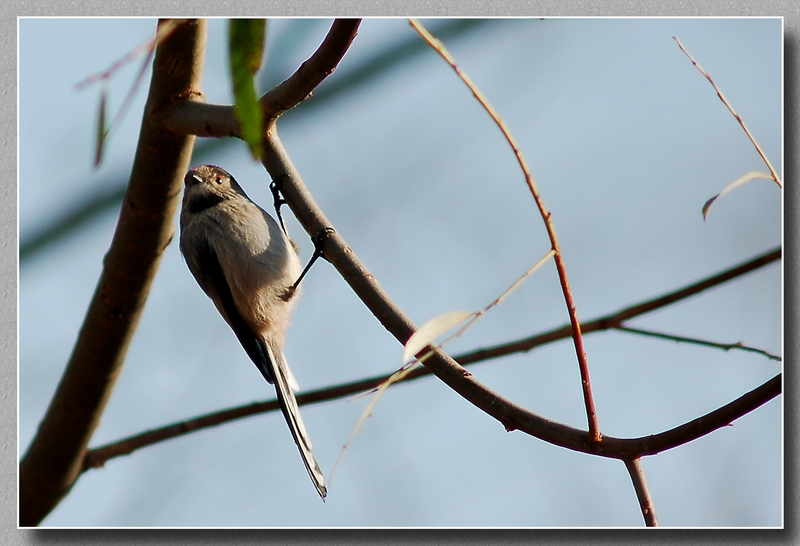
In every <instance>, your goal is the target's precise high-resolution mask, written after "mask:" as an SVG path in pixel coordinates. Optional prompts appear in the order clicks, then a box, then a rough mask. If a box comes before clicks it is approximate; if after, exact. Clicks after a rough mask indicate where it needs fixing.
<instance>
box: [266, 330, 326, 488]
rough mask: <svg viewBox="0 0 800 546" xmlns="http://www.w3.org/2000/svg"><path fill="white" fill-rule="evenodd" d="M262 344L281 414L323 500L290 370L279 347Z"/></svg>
mask: <svg viewBox="0 0 800 546" xmlns="http://www.w3.org/2000/svg"><path fill="white" fill-rule="evenodd" d="M264 346H265V347H266V349H267V354H268V356H269V360H270V361H271V362H272V364H273V369H272V375H273V377H274V378H275V391H276V392H277V393H278V402H279V403H280V405H281V410H282V411H283V416H284V417H285V418H286V423H288V425H289V430H291V431H292V436H293V437H294V442H295V443H296V444H297V447H298V449H299V450H300V455H301V456H302V457H303V463H305V465H306V470H307V471H308V475H309V476H310V477H311V481H312V482H314V486H315V487H316V488H317V492H318V493H319V496H320V497H322V500H325V496H326V495H327V494H328V490H327V489H326V488H325V477H324V476H323V475H322V470H320V469H319V465H318V464H317V461H316V459H314V454H313V453H312V452H311V440H310V439H309V437H308V433H307V432H306V427H305V425H303V419H302V418H301V417H300V408H299V407H298V405H297V399H296V398H295V397H294V393H293V392H292V388H291V386H290V380H289V377H291V373H292V372H291V370H290V369H289V365H288V364H287V363H286V359H285V358H284V356H283V351H281V349H280V347H276V346H275V345H274V344H273V343H271V341H270V340H266V343H265V344H264Z"/></svg>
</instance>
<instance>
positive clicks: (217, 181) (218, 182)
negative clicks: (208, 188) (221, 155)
mask: <svg viewBox="0 0 800 546" xmlns="http://www.w3.org/2000/svg"><path fill="white" fill-rule="evenodd" d="M214 181H215V182H216V183H217V184H222V177H221V176H219V175H217V176H215V177H214Z"/></svg>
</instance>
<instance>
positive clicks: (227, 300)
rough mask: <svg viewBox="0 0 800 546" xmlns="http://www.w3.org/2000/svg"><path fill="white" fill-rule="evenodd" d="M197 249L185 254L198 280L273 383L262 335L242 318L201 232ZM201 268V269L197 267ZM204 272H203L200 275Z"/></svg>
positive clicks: (215, 254) (259, 367)
mask: <svg viewBox="0 0 800 546" xmlns="http://www.w3.org/2000/svg"><path fill="white" fill-rule="evenodd" d="M192 248H194V249H195V250H194V252H190V253H185V256H186V263H187V264H188V265H189V270H190V271H191V272H192V274H193V275H194V277H195V279H197V283H198V284H199V285H200V287H201V288H202V289H203V291H204V292H205V293H206V294H207V295H208V296H209V297H210V298H211V300H212V301H213V302H214V305H216V306H217V309H218V310H219V312H220V314H221V315H222V317H223V318H224V319H225V322H227V323H228V324H229V325H230V327H231V329H232V330H233V333H235V334H236V337H237V338H238V339H239V343H241V344H242V347H243V348H244V350H245V352H246V353H247V356H249V357H250V360H252V361H253V363H254V364H255V365H256V367H257V368H258V370H259V371H260V372H261V375H263V376H264V379H266V380H267V381H268V382H270V383H273V382H274V377H273V375H272V365H271V363H270V362H269V358H270V357H269V354H268V352H267V349H266V347H265V346H264V342H263V340H262V339H261V336H259V335H257V334H256V333H255V332H254V331H253V330H252V328H250V326H249V325H248V324H247V322H246V321H245V320H244V318H242V315H241V313H239V310H238V309H237V308H236V303H235V302H234V300H233V294H232V293H231V287H230V285H229V284H228V279H227V278H226V277H225V272H224V271H223V270H222V266H221V265H220V263H219V258H218V257H217V253H216V251H215V250H214V248H213V247H212V246H211V244H210V243H209V242H208V239H206V238H205V237H204V236H202V235H200V236H199V240H198V244H197V245H194V246H193V247H192ZM195 268H197V271H196V270H195ZM201 271H202V274H199V273H200V272H201Z"/></svg>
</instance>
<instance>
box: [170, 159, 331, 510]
mask: <svg viewBox="0 0 800 546" xmlns="http://www.w3.org/2000/svg"><path fill="white" fill-rule="evenodd" d="M184 184H185V189H184V194H183V205H182V209H181V220H180V223H181V244H180V246H181V252H182V253H183V256H184V258H185V259H186V263H187V264H188V266H189V270H190V271H191V272H192V275H194V278H195V279H197V283H198V284H199V285H200V288H202V289H203V291H204V292H205V293H206V295H208V297H210V298H211V300H212V301H213V302H214V305H216V307H217V310H218V311H219V312H220V314H221V315H222V317H223V318H224V319H225V322H227V323H228V325H229V326H230V327H231V328H232V329H233V331H234V333H235V334H236V337H237V338H239V342H240V343H241V344H242V347H244V350H245V352H247V355H248V356H249V357H250V359H251V360H252V361H253V362H254V363H255V365H256V366H257V367H258V369H259V371H260V372H261V374H262V375H263V376H264V378H265V379H266V380H267V381H268V382H270V383H273V384H274V385H275V390H276V391H277V394H278V401H279V402H280V406H281V410H282V411H283V415H284V417H285V418H286V422H287V423H288V424H289V428H290V429H291V431H292V436H294V441H295V443H297V447H298V448H299V449H300V454H301V455H302V456H303V462H304V463H305V465H306V469H307V470H308V474H309V476H311V480H312V481H313V482H314V485H315V486H316V488H317V491H318V492H319V494H320V496H321V497H322V499H323V500H324V499H325V495H326V494H327V491H326V489H325V484H324V477H323V475H322V471H321V470H320V469H319V466H318V465H317V462H316V460H315V459H314V455H313V454H312V453H311V441H310V440H309V438H308V434H307V433H306V429H305V426H304V425H303V421H302V419H301V418H300V409H299V408H298V406H297V400H296V399H295V396H294V392H293V391H296V390H298V387H297V381H296V380H295V378H294V376H293V375H292V372H291V370H290V369H289V366H288V364H287V363H286V359H285V358H284V356H283V350H282V346H283V341H284V336H285V334H286V326H287V325H288V324H289V317H290V315H291V313H292V310H293V309H294V306H295V303H296V302H297V297H298V294H297V290H296V288H295V287H294V286H293V285H294V282H295V280H297V278H298V276H299V275H300V269H301V266H300V260H299V258H298V256H297V252H296V251H295V250H294V247H293V245H292V243H291V241H289V239H288V238H287V237H286V235H285V234H284V232H283V231H282V230H281V228H280V227H279V226H278V223H277V222H275V220H273V219H272V217H271V216H270V215H269V214H267V213H266V212H265V211H264V210H263V209H262V208H261V207H259V206H258V205H256V204H255V203H253V202H252V201H251V200H250V199H249V198H248V197H247V195H246V194H245V193H244V191H243V190H242V188H241V187H240V186H239V184H238V183H237V182H236V180H234V178H233V177H232V176H231V175H230V174H228V173H227V172H226V171H225V170H223V169H221V168H219V167H217V166H214V165H199V166H197V167H194V168H193V169H191V170H189V172H187V173H186V177H185V178H184Z"/></svg>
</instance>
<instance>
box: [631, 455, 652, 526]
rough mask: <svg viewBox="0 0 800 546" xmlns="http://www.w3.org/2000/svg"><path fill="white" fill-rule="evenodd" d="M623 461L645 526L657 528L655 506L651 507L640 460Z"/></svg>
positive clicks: (650, 499) (650, 498)
mask: <svg viewBox="0 0 800 546" xmlns="http://www.w3.org/2000/svg"><path fill="white" fill-rule="evenodd" d="M623 460H624V461H625V468H627V469H628V474H630V476H631V481H632V482H633V488H634V490H635V491H636V498H637V499H639V507H640V508H641V509H642V516H644V523H645V525H647V526H648V527H658V520H657V519H656V509H655V506H653V499H652V497H650V490H649V489H648V488H647V481H646V480H645V479H644V470H642V461H641V459H639V458H636V459H623Z"/></svg>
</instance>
